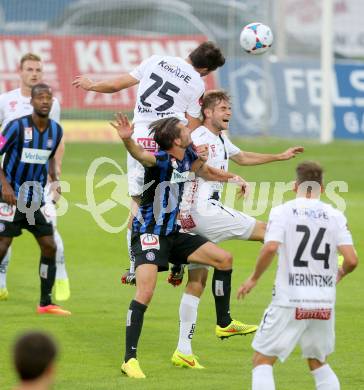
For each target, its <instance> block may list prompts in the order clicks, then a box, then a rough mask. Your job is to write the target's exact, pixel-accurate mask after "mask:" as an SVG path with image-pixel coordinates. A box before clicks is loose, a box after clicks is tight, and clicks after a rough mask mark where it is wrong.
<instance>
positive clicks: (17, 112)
mask: <svg viewBox="0 0 364 390" xmlns="http://www.w3.org/2000/svg"><path fill="white" fill-rule="evenodd" d="M19 77H20V88H17V89H14V90H12V91H9V92H5V93H3V94H1V95H0V125H1V127H2V129H5V127H6V125H7V124H8V123H9V122H10V121H12V120H13V119H16V118H20V117H22V116H24V115H28V114H31V113H32V112H33V106H32V105H31V104H30V92H31V89H32V87H33V86H34V85H36V84H38V83H39V82H40V81H41V80H42V77H43V69H42V62H41V58H40V57H39V56H38V55H36V54H33V53H27V54H25V55H23V57H22V58H21V60H20V66H19ZM60 116H61V107H60V104H59V101H58V100H57V99H56V98H53V104H52V109H51V112H50V114H49V117H50V118H51V119H53V120H55V121H56V122H58V123H59V122H60ZM63 154H64V141H63V138H62V141H61V144H60V145H59V147H58V149H57V153H56V155H55V160H56V167H57V176H58V177H59V176H60V174H61V167H62V158H63ZM54 194H55V193H54V191H52V190H51V188H50V186H49V185H47V186H46V187H45V200H46V205H45V207H46V211H47V213H46V214H47V215H48V216H49V218H50V219H51V222H52V224H53V227H54V239H55V241H56V244H57V254H56V263H57V271H56V282H55V286H56V287H55V288H56V291H55V297H56V299H57V300H67V299H68V298H69V296H70V289H69V281H68V275H67V272H66V268H65V261H64V248H63V241H62V238H61V236H60V234H59V232H58V230H57V228H56V213H55V199H54V196H55V195H54ZM46 218H47V217H46ZM10 256H11V248H9V251H8V252H7V254H6V256H5V259H4V260H3V261H2V263H1V265H0V300H5V299H7V298H8V295H9V293H8V290H7V286H6V273H7V269H8V265H9V261H10Z"/></svg>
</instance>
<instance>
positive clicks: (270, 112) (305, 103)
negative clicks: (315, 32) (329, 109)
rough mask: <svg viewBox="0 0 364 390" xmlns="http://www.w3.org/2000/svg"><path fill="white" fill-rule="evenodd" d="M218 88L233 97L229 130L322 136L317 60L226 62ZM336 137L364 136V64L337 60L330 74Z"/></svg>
mask: <svg viewBox="0 0 364 390" xmlns="http://www.w3.org/2000/svg"><path fill="white" fill-rule="evenodd" d="M219 76H220V84H221V86H222V88H224V89H226V90H227V91H229V93H230V94H231V95H232V106H233V119H232V121H231V123H230V132H231V134H232V135H233V136H238V135H264V134H267V135H273V136H278V137H288V138H313V139H317V138H319V135H320V102H321V71H320V69H319V64H318V63H317V62H299V63H298V62H285V63H278V62H277V63H266V62H262V61H261V60H260V59H256V60H255V61H249V62H246V61H242V60H240V59H236V60H232V61H227V63H226V64H225V65H224V66H223V67H222V69H221V71H220V74H219ZM332 99H333V104H334V118H333V119H334V136H335V138H349V139H364V65H361V64H358V65H356V64H350V65H349V64H337V65H335V72H333V75H332Z"/></svg>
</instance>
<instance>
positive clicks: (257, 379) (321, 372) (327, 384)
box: [252, 364, 340, 390]
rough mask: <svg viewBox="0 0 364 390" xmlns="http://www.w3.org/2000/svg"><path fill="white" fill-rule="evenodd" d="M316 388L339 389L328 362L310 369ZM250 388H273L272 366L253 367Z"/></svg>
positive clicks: (268, 389) (267, 389) (257, 389)
mask: <svg viewBox="0 0 364 390" xmlns="http://www.w3.org/2000/svg"><path fill="white" fill-rule="evenodd" d="M311 374H312V375H313V377H314V379H315V384H316V390H340V383H339V380H338V379H337V376H336V375H335V373H334V371H332V369H331V367H330V366H329V365H328V364H325V365H323V366H322V367H320V368H317V369H316V370H313V371H311ZM252 390H275V385H274V378H273V367H272V366H270V365H269V364H262V365H260V366H257V367H255V368H254V369H253V379H252Z"/></svg>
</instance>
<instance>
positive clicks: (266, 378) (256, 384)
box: [252, 364, 276, 390]
mask: <svg viewBox="0 0 364 390" xmlns="http://www.w3.org/2000/svg"><path fill="white" fill-rule="evenodd" d="M275 388H276V387H275V385H274V378H273V367H272V366H271V365H269V364H262V365H260V366H257V367H255V368H254V369H253V377H252V390H275Z"/></svg>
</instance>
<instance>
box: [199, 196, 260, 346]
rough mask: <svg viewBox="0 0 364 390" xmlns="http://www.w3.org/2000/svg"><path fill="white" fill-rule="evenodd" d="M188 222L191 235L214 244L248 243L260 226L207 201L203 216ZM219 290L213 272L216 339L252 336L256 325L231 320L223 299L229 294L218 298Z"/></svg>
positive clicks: (234, 212)
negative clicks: (190, 222) (190, 227)
mask: <svg viewBox="0 0 364 390" xmlns="http://www.w3.org/2000/svg"><path fill="white" fill-rule="evenodd" d="M192 218H193V221H194V223H195V225H196V228H195V229H193V232H194V233H197V234H200V235H202V236H204V237H206V238H207V239H209V240H210V241H212V242H215V243H216V242H221V241H226V240H231V239H238V240H249V239H250V237H252V234H253V233H254V231H256V232H257V233H259V228H258V226H259V227H260V226H261V225H262V224H263V223H260V222H259V221H256V219H255V218H252V217H250V216H249V215H246V214H243V213H241V212H239V211H237V210H234V209H232V208H229V207H226V206H224V205H223V204H221V203H220V202H217V201H215V200H210V201H209V203H208V206H207V208H205V209H204V213H203V214H202V213H199V212H195V213H193V215H192ZM220 286H221V276H220V272H219V270H217V269H215V270H214V274H213V278H212V292H213V294H214V299H215V307H216V318H217V325H216V329H215V333H216V336H217V337H220V338H221V339H223V338H227V337H231V336H236V335H246V334H250V333H254V332H255V331H256V330H257V328H258V327H257V325H251V324H245V323H243V322H241V321H237V320H233V319H232V318H231V315H230V299H227V296H230V292H226V294H223V295H222V296H221V295H219V294H218V293H217V292H218V291H219V289H220ZM226 288H228V286H226Z"/></svg>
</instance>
